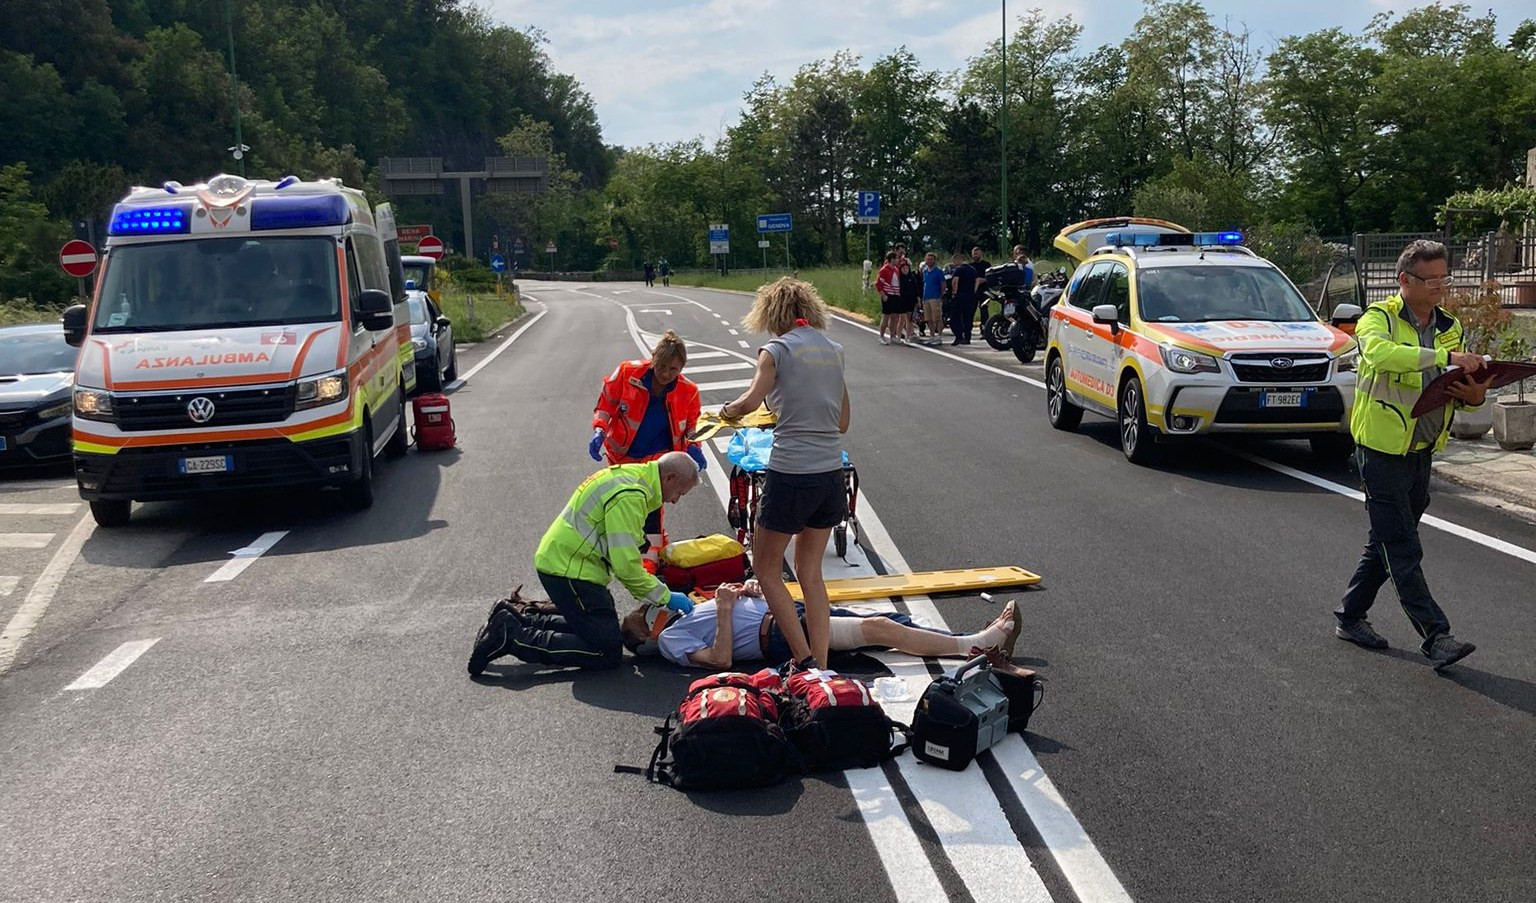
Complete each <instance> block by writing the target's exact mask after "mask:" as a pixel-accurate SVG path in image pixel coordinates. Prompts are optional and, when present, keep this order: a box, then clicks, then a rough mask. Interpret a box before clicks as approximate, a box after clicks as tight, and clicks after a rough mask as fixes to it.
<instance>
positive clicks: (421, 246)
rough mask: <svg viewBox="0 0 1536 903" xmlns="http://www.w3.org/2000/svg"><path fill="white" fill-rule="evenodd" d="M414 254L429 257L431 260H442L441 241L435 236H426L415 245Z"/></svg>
mask: <svg viewBox="0 0 1536 903" xmlns="http://www.w3.org/2000/svg"><path fill="white" fill-rule="evenodd" d="M416 253H417V254H420V255H421V256H422V257H430V258H432V259H433V260H442V259H443V240H442V239H441V238H438V237H437V236H436V235H428V236H427V237H426V238H423V239H422V240H421V241H418V242H417V243H416Z"/></svg>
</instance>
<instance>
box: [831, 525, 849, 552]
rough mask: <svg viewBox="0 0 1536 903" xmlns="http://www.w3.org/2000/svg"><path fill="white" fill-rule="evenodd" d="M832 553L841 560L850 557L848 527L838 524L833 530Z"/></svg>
mask: <svg viewBox="0 0 1536 903" xmlns="http://www.w3.org/2000/svg"><path fill="white" fill-rule="evenodd" d="M832 551H834V552H836V553H837V557H839V558H847V557H848V525H847V524H838V525H837V526H835V527H833V528H832Z"/></svg>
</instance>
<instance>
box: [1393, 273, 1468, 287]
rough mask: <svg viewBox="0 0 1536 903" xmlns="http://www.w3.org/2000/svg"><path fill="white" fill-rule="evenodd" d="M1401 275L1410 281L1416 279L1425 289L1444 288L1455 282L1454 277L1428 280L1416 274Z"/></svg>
mask: <svg viewBox="0 0 1536 903" xmlns="http://www.w3.org/2000/svg"><path fill="white" fill-rule="evenodd" d="M1403 275H1404V276H1407V277H1408V278H1410V279H1417V280H1418V281H1420V282H1422V283H1424V287H1425V288H1446V287H1448V286H1450V285H1451V284H1452V283H1454V282H1455V281H1456V277H1455V276H1450V275H1446V276H1431V277H1430V278H1428V279H1425V278H1424V277H1423V276H1420V275H1419V274H1418V273H1404V274H1403Z"/></svg>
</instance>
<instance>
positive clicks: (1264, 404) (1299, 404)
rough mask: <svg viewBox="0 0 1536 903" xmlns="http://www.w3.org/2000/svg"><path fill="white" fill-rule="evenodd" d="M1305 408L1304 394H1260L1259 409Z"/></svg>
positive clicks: (1305, 399) (1305, 396)
mask: <svg viewBox="0 0 1536 903" xmlns="http://www.w3.org/2000/svg"><path fill="white" fill-rule="evenodd" d="M1306 406H1307V395H1306V393H1305V392H1260V393H1259V407H1261V408H1304V407H1306Z"/></svg>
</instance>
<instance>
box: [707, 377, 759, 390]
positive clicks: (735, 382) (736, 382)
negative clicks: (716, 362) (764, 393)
mask: <svg viewBox="0 0 1536 903" xmlns="http://www.w3.org/2000/svg"><path fill="white" fill-rule="evenodd" d="M750 385H752V380H750V379H728V380H724V381H722V382H717V383H699V384H698V386H699V391H700V392H709V391H711V390H715V389H719V390H725V389H745V388H746V387H747V386H750Z"/></svg>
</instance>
